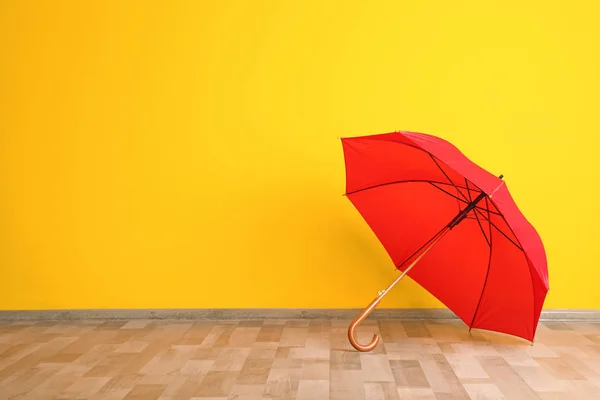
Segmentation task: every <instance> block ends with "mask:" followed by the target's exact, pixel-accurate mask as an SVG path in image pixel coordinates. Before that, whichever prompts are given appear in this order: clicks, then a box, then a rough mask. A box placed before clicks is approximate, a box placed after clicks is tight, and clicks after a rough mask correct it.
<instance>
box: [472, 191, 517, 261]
mask: <svg viewBox="0 0 600 400" xmlns="http://www.w3.org/2000/svg"><path fill="white" fill-rule="evenodd" d="M486 200H487V199H486ZM475 212H478V213H479V214H480V215H481V216H482V217H483V218H484V219H486V220H487V221H488V222H489V223H490V225H491V226H493V227H494V228H496V230H497V231H498V232H500V233H501V234H502V235H504V237H505V238H506V239H508V241H509V242H511V243H512V244H514V245H515V247H516V248H518V249H519V250H521V251H523V247H521V245H520V244H518V243H516V242H515V241H514V240H512V239H511V238H510V237H508V235H507V234H506V233H504V231H503V230H502V229H500V228H498V227H497V226H496V224H494V223H493V222H492V221H491V219H488V217H486V216H485V215H483V213H482V212H481V211H479V210H475ZM509 228H510V227H509ZM511 232H512V230H511ZM513 235H514V232H513ZM515 237H516V236H515Z"/></svg>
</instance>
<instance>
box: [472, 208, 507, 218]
mask: <svg viewBox="0 0 600 400" xmlns="http://www.w3.org/2000/svg"><path fill="white" fill-rule="evenodd" d="M475 208H476V209H478V210H482V211H487V212H489V213H490V214H494V215H499V216H501V217H502V218H504V216H503V215H502V214H500V213H499V212H496V211H492V210H490V209H489V208H483V207H479V206H475Z"/></svg>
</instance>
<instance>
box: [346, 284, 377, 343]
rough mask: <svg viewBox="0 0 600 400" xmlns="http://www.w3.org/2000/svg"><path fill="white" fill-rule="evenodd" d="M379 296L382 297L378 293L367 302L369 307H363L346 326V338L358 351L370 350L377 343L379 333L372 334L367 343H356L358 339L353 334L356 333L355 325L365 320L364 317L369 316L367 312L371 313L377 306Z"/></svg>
mask: <svg viewBox="0 0 600 400" xmlns="http://www.w3.org/2000/svg"><path fill="white" fill-rule="evenodd" d="M381 297H383V296H381V295H380V296H379V297H377V298H376V299H375V300H373V301H372V302H371V304H369V307H367V308H365V309H364V310H363V312H361V313H360V314H359V315H358V316H357V317H356V318H355V319H354V321H352V323H351V324H350V326H349V327H348V340H349V341H350V344H352V347H354V348H355V349H356V350H358V351H363V352H365V351H371V350H373V349H374V348H375V347H377V345H378V344H379V340H380V338H379V335H377V334H374V335H373V339H371V341H370V342H369V343H368V344H360V343H358V340H356V337H355V335H356V327H357V326H358V325H360V323H361V322H363V321H364V320H365V318H367V317H368V316H369V314H371V312H372V311H373V310H374V309H375V307H377V306H378V305H379V302H380V301H381Z"/></svg>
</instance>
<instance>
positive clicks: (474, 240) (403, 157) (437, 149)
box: [342, 132, 549, 351]
mask: <svg viewBox="0 0 600 400" xmlns="http://www.w3.org/2000/svg"><path fill="white" fill-rule="evenodd" d="M342 146H343V151H344V159H345V168H346V196H347V197H348V199H349V200H350V201H351V202H352V204H353V205H354V206H355V207H356V209H357V210H358V212H359V213H360V214H361V216H362V217H363V218H364V220H365V221H366V223H367V224H368V225H369V226H370V228H371V229H372V231H373V232H374V234H375V235H376V236H377V238H378V239H379V241H380V242H381V244H382V245H383V247H384V248H385V250H386V251H387V253H388V254H389V256H390V258H391V259H392V261H393V262H394V265H395V266H396V267H397V268H398V269H399V270H400V271H401V272H402V273H401V275H400V276H399V277H398V278H397V279H396V280H395V281H394V282H393V283H392V284H391V285H390V286H389V287H388V288H387V289H386V290H384V291H382V292H379V295H378V297H377V298H375V300H373V302H372V303H371V304H370V305H369V306H368V307H367V308H366V309H365V310H364V311H363V312H362V313H361V314H360V315H359V316H358V317H357V318H356V319H355V320H354V321H353V322H352V324H351V325H350V327H349V329H348V338H349V339H350V342H351V343H352V345H353V346H354V348H356V349H357V350H359V351H370V350H372V349H373V348H375V346H377V344H378V343H379V336H377V335H374V337H373V340H372V341H371V342H370V343H369V344H366V345H362V344H360V343H358V342H357V341H356V339H355V337H354V334H355V329H356V327H357V326H358V324H360V322H362V321H363V320H364V319H365V318H367V317H368V315H369V314H370V313H371V312H372V311H373V309H374V308H375V307H377V306H378V304H379V302H380V301H381V299H382V298H383V296H385V295H386V294H387V292H388V291H389V290H390V289H391V288H392V287H393V286H394V285H395V284H396V283H398V281H399V280H400V279H402V278H403V277H404V276H405V275H406V274H408V275H409V276H410V277H411V278H412V279H413V280H415V281H416V282H417V283H418V284H419V285H421V286H422V287H423V288H425V289H426V290H427V291H429V292H430V293H431V294H432V295H433V296H435V297H436V298H437V299H438V300H440V301H441V302H442V303H443V304H445V305H446V306H447V307H448V308H449V309H450V310H452V311H453V312H454V313H455V314H456V315H457V316H458V317H459V318H460V319H461V320H462V321H464V322H465V323H466V324H467V325H468V326H469V329H471V328H478V329H485V330H490V331H496V332H502V333H506V334H510V335H513V336H517V337H521V338H524V339H527V340H529V341H531V342H533V338H534V336H535V332H536V329H537V324H538V320H539V317H540V313H541V310H542V305H543V303H544V300H545V298H546V294H547V292H548V288H549V286H548V268H547V261H546V254H545V251H544V247H543V244H542V241H541V239H540V237H539V235H538V234H537V232H536V230H535V228H534V227H533V226H532V225H531V224H530V223H529V222H528V221H527V219H525V217H524V216H523V214H522V213H521V212H520V211H519V209H518V207H517V205H516V204H515V202H514V200H513V199H512V197H511V195H510V193H509V191H508V188H507V186H506V184H505V182H504V181H503V180H502V175H501V176H500V177H496V176H495V175H492V174H490V173H489V172H487V171H485V170H484V169H482V168H481V167H479V166H478V165H476V164H475V163H474V162H472V161H471V160H469V159H468V158H467V157H466V156H465V155H463V154H462V153H461V152H460V151H459V150H458V149H457V148H456V147H455V146H453V145H452V144H450V143H449V142H447V141H445V140H443V139H440V138H437V137H434V136H431V135H427V134H423V133H414V132H393V133H385V134H377V135H370V136H361V137H354V138H343V139H342ZM417 262H418V266H417V267H416V268H414V269H412V268H413V267H415V265H417Z"/></svg>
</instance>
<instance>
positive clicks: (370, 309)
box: [348, 225, 450, 351]
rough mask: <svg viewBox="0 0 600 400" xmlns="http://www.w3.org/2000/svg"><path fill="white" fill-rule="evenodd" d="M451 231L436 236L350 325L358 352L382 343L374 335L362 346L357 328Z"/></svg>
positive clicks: (446, 228) (350, 333)
mask: <svg viewBox="0 0 600 400" xmlns="http://www.w3.org/2000/svg"><path fill="white" fill-rule="evenodd" d="M449 230H450V225H448V226H446V227H445V228H444V229H442V230H441V231H440V232H439V233H438V234H437V235H436V236H434V237H433V238H432V239H431V241H430V243H429V244H428V245H427V247H426V248H425V249H424V250H423V251H422V252H421V254H420V255H419V256H418V257H417V258H415V260H414V261H413V262H412V263H410V265H409V266H408V267H406V269H405V270H404V272H402V274H400V276H399V277H398V278H396V280H395V281H394V282H392V284H391V285H390V286H389V287H388V288H387V289H385V290H384V291H383V292H379V296H378V297H377V298H376V299H375V300H373V301H372V302H371V304H369V306H368V307H367V308H365V309H364V310H363V312H361V313H360V314H358V316H357V317H356V318H355V319H354V321H352V323H351V324H350V326H349V327H348V340H350V344H352V347H354V348H355V349H356V350H358V351H371V350H373V349H374V348H375V347H376V346H377V345H378V344H379V341H380V338H379V336H378V335H373V339H371V341H370V342H369V343H368V344H360V343H358V340H356V337H355V336H356V327H357V326H358V325H359V324H360V323H361V322H363V321H364V320H365V318H367V317H368V316H369V314H371V313H372V312H373V310H374V309H375V307H377V306H378V305H379V303H380V302H381V299H382V298H383V296H385V295H386V294H387V292H389V291H390V290H392V288H393V287H394V286H395V285H396V284H397V283H398V282H399V281H400V280H401V279H402V278H404V276H405V275H406V274H407V273H408V271H410V270H411V269H412V268H413V267H414V266H415V265H416V264H417V263H418V262H419V260H420V259H421V258H423V256H424V255H425V254H426V253H427V252H428V251H429V250H430V249H431V248H432V247H433V246H435V244H436V243H437V242H439V241H440V239H441V238H442V237H443V236H444V235H445V234H446V233H447V232H448V231H449Z"/></svg>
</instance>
